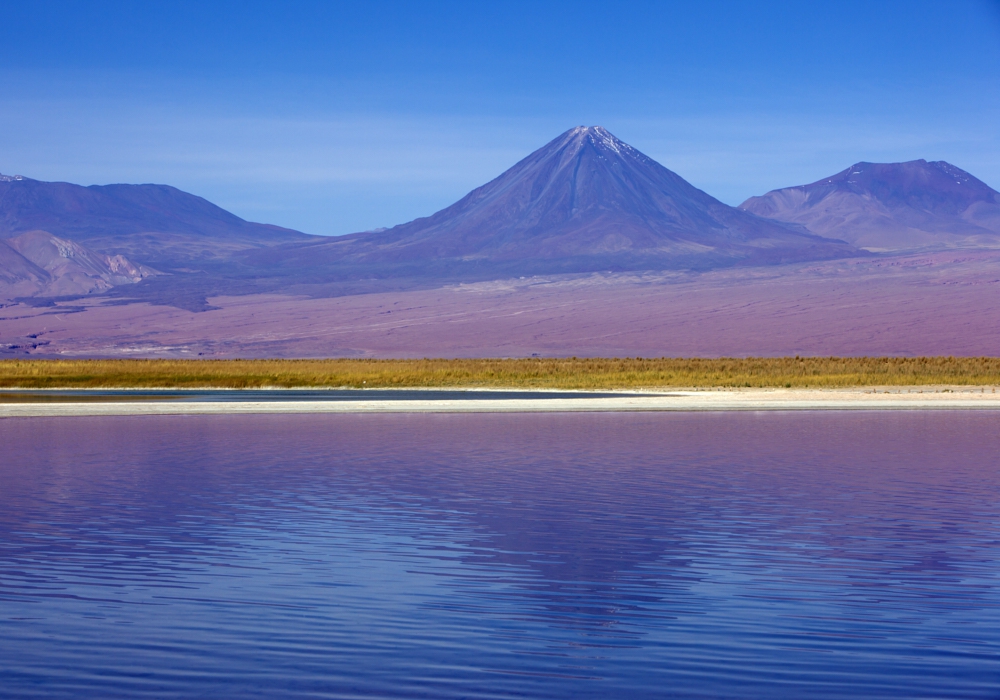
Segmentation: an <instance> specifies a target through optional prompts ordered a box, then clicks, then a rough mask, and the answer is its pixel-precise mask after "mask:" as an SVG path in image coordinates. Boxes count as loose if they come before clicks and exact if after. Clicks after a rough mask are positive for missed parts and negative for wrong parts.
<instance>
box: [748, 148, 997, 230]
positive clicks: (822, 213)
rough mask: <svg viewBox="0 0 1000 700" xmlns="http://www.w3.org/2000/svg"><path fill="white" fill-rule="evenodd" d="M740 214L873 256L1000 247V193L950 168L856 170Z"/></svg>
mask: <svg viewBox="0 0 1000 700" xmlns="http://www.w3.org/2000/svg"><path fill="white" fill-rule="evenodd" d="M740 208H741V209H743V210H744V211H748V212H751V213H753V214H757V215H758V216H764V217H768V218H772V219H775V220H778V221H783V222H788V223H794V224H800V225H802V226H805V227H806V228H807V229H809V230H810V231H811V232H813V233H815V234H818V235H821V236H829V237H831V238H839V239H842V240H846V241H849V242H851V243H853V244H854V245H857V246H860V247H864V248H870V249H873V250H904V249H913V248H924V247H1000V192H997V191H996V190H994V189H992V188H991V187H989V186H988V185H987V184H986V183H984V182H982V181H981V180H978V179H976V178H975V177H973V176H972V175H970V174H969V173H967V172H965V171H964V170H962V169H960V168H956V167H955V166H954V165H951V164H949V163H945V162H944V161H932V162H930V163H928V162H927V161H925V160H914V161H909V162H907V163H857V164H855V165H852V166H851V167H850V168H848V169H847V170H844V171H843V172H840V173H837V174H836V175H833V176H832V177H829V178H825V179H823V180H820V181H818V182H814V183H812V184H811V185H801V186H799V187H786V188H784V189H780V190H774V191H772V192H768V193H767V194H765V195H763V196H761V197H751V198H750V199H748V200H747V201H745V202H744V203H743V204H741V205H740Z"/></svg>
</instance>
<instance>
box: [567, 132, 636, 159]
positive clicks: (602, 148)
mask: <svg viewBox="0 0 1000 700" xmlns="http://www.w3.org/2000/svg"><path fill="white" fill-rule="evenodd" d="M556 141H565V142H566V143H567V144H572V145H573V146H574V147H575V148H574V150H579V149H580V148H583V147H584V146H588V145H589V146H592V147H594V148H595V149H596V150H597V151H598V152H606V151H611V152H613V153H614V154H615V155H618V156H626V155H627V156H631V157H632V158H639V159H642V160H648V158H647V157H646V156H645V155H643V154H642V153H640V152H639V151H637V150H636V149H634V148H632V147H631V146H629V145H628V144H627V143H625V142H624V141H622V140H621V139H620V138H618V137H617V136H615V135H614V134H612V133H611V132H610V131H608V130H607V129H605V128H604V127H603V126H577V127H574V128H572V129H570V130H569V131H567V132H566V133H565V134H563V135H562V136H561V137H560V138H559V139H556Z"/></svg>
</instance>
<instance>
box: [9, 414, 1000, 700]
mask: <svg viewBox="0 0 1000 700" xmlns="http://www.w3.org/2000/svg"><path fill="white" fill-rule="evenodd" d="M0 455H2V456H0V695H2V696H3V697H18V698H21V697H24V698H30V697H45V698H90V697H92V698H117V697H122V698H124V697H128V698H137V697H151V698H152V697H155V698H175V697H176V698H191V697H206V698H208V697H212V698H215V697H218V698H239V697H248V698H252V697H260V698H277V697H280V698H305V697H309V698H323V697H336V698H371V697H385V698H410V697H413V698H423V697H426V698H524V697H529V698H561V697H565V698H590V697H593V698H608V697H628V698H646V697H650V698H651V697H664V696H670V697H680V698H718V697H734V698H756V697H761V698H763V697H768V698H774V697H787V698H805V697H808V698H823V697H830V698H843V697H845V696H856V697H864V698H879V697H886V698H889V697H892V698H912V697H925V698H932V697H940V698H996V697H998V696H1000V413H997V412H991V411H898V412H869V411H856V412H853V411H852V412H835V411H826V412H808V411H801V412H787V413H786V412H766V413H743V412H730V413H605V414H591V413H575V414H461V415H412V414H383V415H351V414H345V415H318V414H312V415H308V414H307V415H282V416H269V415H251V416H235V415H218V416H155V417H83V418H80V417H77V418H26V419H7V420H0Z"/></svg>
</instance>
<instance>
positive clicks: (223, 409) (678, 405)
mask: <svg viewBox="0 0 1000 700" xmlns="http://www.w3.org/2000/svg"><path fill="white" fill-rule="evenodd" d="M602 393H608V392H602ZM954 409H958V410H970V409H980V410H1000V394H998V393H994V390H993V388H992V387H975V388H973V387H954V388H941V387H934V388H929V387H920V388H886V389H875V390H873V389H871V388H865V389H741V390H704V391H670V392H669V394H659V395H655V394H643V393H638V392H629V393H621V394H617V395H614V396H602V397H581V398H567V397H566V396H565V392H563V393H562V395H561V396H559V397H558V398H556V397H553V398H545V397H532V398H496V399H492V398H470V399H450V398H449V399H443V398H442V399H435V398H427V399H423V398H420V399H384V398H380V399H372V400H367V399H352V400H315V401H313V400H298V401H282V400H269V401H252V400H248V401H188V400H173V401H141V400H133V401H129V400H121V401H118V400H114V401H101V402H87V403H84V402H80V403H74V402H59V403H0V418H17V417H24V418H27V417H43V416H148V415H182V414H195V415H197V414H250V413H273V414H288V413H543V412H545V413H547V412H602V411H603V412H617V411H794V410H809V411H817V410H836V411H845V410H954Z"/></svg>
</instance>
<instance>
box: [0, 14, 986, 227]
mask: <svg viewBox="0 0 1000 700" xmlns="http://www.w3.org/2000/svg"><path fill="white" fill-rule="evenodd" d="M0 42H2V46H3V56H2V60H0V172H3V173H6V174H22V175H25V176H28V177H33V178H36V179H41V180H66V181H70V182H77V183H80V184H104V183H110V182H162V183H168V184H172V185H175V186H177V187H180V188H181V189H184V190H187V191H190V192H194V193H196V194H199V195H202V196H204V197H206V198H208V199H210V200H212V201H213V202H216V203H217V204H219V205H221V206H223V207H225V208H227V209H230V210H231V211H233V212H235V213H237V214H239V215H240V216H243V217H244V218H248V219H251V220H256V221H265V222H268V223H275V224H279V225H283V226H288V227H291V228H297V229H299V230H302V231H306V232H309V233H320V234H339V233H348V232H352V231H359V230H365V229H370V228H375V227H380V226H392V225H394V224H397V223H402V222H404V221H407V220H410V219H412V218H415V217H417V216H426V215H428V214H431V213H433V212H434V211H436V210H437V209H440V208H441V207H443V206H446V205H448V204H450V203H452V202H453V201H455V200H457V199H458V198H459V197H461V196H462V195H464V194H465V193H466V192H468V191H469V190H470V189H472V188H474V187H477V186H479V185H481V184H483V183H484V182H486V181H488V180H490V179H492V178H493V177H495V176H496V175H498V174H499V173H500V172H502V171H503V170H504V169H506V168H508V167H510V166H511V165H512V164H513V163H515V162H516V161H517V160H519V159H520V158H522V157H523V156H525V155H527V154H528V153H529V152H531V151H532V150H534V149H535V148H538V147H540V146H542V145H543V144H545V143H546V142H548V141H549V140H551V139H552V138H554V137H555V136H557V135H558V134H559V133H561V132H563V131H565V130H566V129H568V128H570V127H572V126H576V125H579V124H586V125H595V124H600V125H603V126H605V127H607V128H608V129H610V130H611V131H612V132H613V133H614V134H616V135H617V136H618V137H620V138H622V139H623V140H625V141H627V142H629V143H630V144H632V145H633V146H635V147H636V148H638V149H640V150H641V151H644V152H645V153H646V154H648V155H650V156H652V157H653V158H655V159H657V160H658V161H660V162H661V163H663V164H664V165H665V166H667V167H668V168H670V169H671V170H674V171H675V172H677V173H679V174H680V175H681V176H683V177H684V178H686V179H688V180H689V181H690V182H692V183H693V184H695V185H696V186H698V187H700V188H702V189H704V190H706V191H707V192H709V193H710V194H712V195H714V196H716V197H718V198H720V199H722V200H723V201H725V202H727V203H729V204H738V203H739V202H741V201H743V200H744V199H745V198H746V197H749V196H751V195H755V194H761V193H763V192H766V191H768V190H771V189H774V188H777V187H784V186H788V185H796V184H802V183H806V182H812V181H815V180H818V179H820V178H822V177H824V176H826V175H829V174H832V173H834V172H837V171H840V170H843V169H844V168H846V167H847V166H849V165H851V164H852V163H855V162H857V161H861V160H867V161H900V160H912V159H916V158H926V159H928V160H947V161H949V162H951V163H953V164H955V165H957V166H959V167H961V168H964V169H966V170H968V171H970V172H972V173H973V174H974V175H976V176H978V177H980V178H981V179H983V180H985V181H986V182H987V183H988V184H990V185H992V186H993V187H995V188H998V189H1000V0H951V1H949V2H943V1H937V2H923V1H920V0H908V1H906V2H879V1H878V0H867V1H864V2H853V1H843V0H841V1H838V2H825V3H813V2H801V1H799V2H759V3H752V2H735V1H733V2H698V3H694V2H683V3H670V2H617V3H608V2H600V3H599V2H572V3H569V2H565V3H563V2H550V3H544V2H523V3H521V2H496V3H473V2H451V3H450V2H437V3H435V2H412V3H397V2H352V3H335V2H317V3H309V2H274V3H262V2H247V1H243V2H232V3H228V2H189V3H188V2H172V3H167V2H164V3H155V4H154V3H139V2H105V3H95V2H72V3H70V2H45V1H44V0H31V1H30V2H5V3H4V4H3V8H2V13H0Z"/></svg>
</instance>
